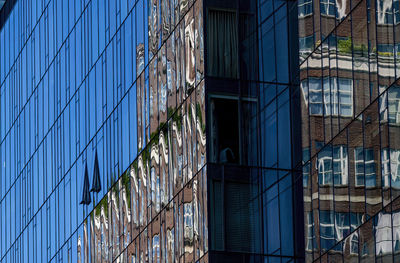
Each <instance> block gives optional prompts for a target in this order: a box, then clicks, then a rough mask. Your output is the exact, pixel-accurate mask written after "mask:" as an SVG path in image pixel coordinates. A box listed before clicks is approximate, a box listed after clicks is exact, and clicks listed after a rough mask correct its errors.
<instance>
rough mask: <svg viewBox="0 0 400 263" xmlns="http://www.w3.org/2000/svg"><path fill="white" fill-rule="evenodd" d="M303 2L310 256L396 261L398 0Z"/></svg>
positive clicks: (301, 40) (306, 225)
mask: <svg viewBox="0 0 400 263" xmlns="http://www.w3.org/2000/svg"><path fill="white" fill-rule="evenodd" d="M298 5H299V7H298V8H299V13H298V19H299V51H300V52H299V62H300V74H299V76H300V93H301V96H300V97H301V100H300V101H301V119H302V122H301V123H302V124H301V126H302V148H303V150H302V152H303V161H302V165H301V167H302V169H303V197H304V238H305V259H306V262H398V261H399V258H398V252H397V251H398V247H399V241H398V239H399V237H398V233H397V232H398V230H397V228H398V224H399V223H398V215H397V213H398V207H399V200H400V199H399V195H400V191H399V190H400V188H399V187H400V180H399V177H398V176H399V175H400V174H399V172H400V169H399V168H400V166H399V164H400V163H399V149H400V141H399V138H400V129H399V128H400V126H399V124H400V122H399V119H398V116H399V110H400V109H399V99H400V92H399V90H400V82H399V80H398V77H399V69H400V67H399V66H400V65H399V59H398V56H399V53H398V51H397V47H398V43H400V42H399V36H400V31H399V30H400V27H399V26H398V22H399V19H398V15H399V2H398V1H385V0H377V1H370V0H360V1H322V0H321V1H319V0H318V1H311V2H309V5H308V2H298Z"/></svg>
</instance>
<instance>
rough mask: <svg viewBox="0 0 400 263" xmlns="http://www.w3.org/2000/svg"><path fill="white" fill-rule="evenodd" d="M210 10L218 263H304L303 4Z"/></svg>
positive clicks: (211, 188)
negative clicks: (299, 10) (300, 69)
mask: <svg viewBox="0 0 400 263" xmlns="http://www.w3.org/2000/svg"><path fill="white" fill-rule="evenodd" d="M204 8H205V10H206V13H205V18H206V20H205V28H206V30H207V31H206V35H205V43H206V56H205V57H206V65H205V66H206V67H205V72H206V77H205V83H206V99H207V117H208V119H207V143H208V165H207V169H208V189H207V191H208V193H209V195H208V198H209V200H210V206H209V210H208V214H209V234H210V236H209V240H210V242H209V244H210V247H209V259H210V261H211V262H301V261H302V260H304V258H303V255H304V247H303V242H304V241H303V223H302V222H303V212H302V211H303V210H302V206H303V203H302V198H301V197H302V184H301V177H302V173H301V169H298V168H296V164H297V163H300V162H301V145H300V142H301V136H300V133H299V132H300V130H299V129H300V121H301V119H300V115H299V114H297V116H296V114H295V113H296V112H297V113H299V112H300V107H299V105H300V97H299V92H298V91H299V81H298V78H296V75H297V74H298V59H297V58H298V47H297V41H298V36H297V32H298V31H297V28H298V24H297V3H296V2H291V1H285V0H283V1H281V0H274V1H271V0H266V1H264V0H263V1H261V0H260V1H256V0H250V1H248V0H239V1H212V0H207V1H204Z"/></svg>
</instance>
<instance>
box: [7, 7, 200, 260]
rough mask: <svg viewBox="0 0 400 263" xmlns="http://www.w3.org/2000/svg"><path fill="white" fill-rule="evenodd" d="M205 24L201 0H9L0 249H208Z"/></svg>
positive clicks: (109, 252) (163, 256)
mask: <svg viewBox="0 0 400 263" xmlns="http://www.w3.org/2000/svg"><path fill="white" fill-rule="evenodd" d="M203 32H204V30H203V3H202V2H201V1H200V0H198V1H179V2H178V1H147V0H146V1H144V0H138V1H130V0H129V1H127V0H118V1H109V0H89V1H56V0H46V1H23V0H20V1H17V2H16V4H15V6H14V8H13V10H12V12H11V13H10V14H9V18H8V19H7V21H6V22H5V24H4V25H3V27H2V30H1V32H0V60H1V61H0V83H1V87H0V108H1V110H0V113H1V114H0V138H1V143H0V159H1V169H0V178H1V181H0V186H1V187H0V196H1V201H0V215H1V216H0V225H1V230H0V232H1V239H0V254H1V262H56V261H57V262H112V261H118V262H128V261H129V262H172V261H174V262H178V261H179V262H194V261H199V262H204V261H207V256H206V255H207V251H208V228H207V226H208V224H207V219H208V217H207V176H206V175H207V167H206V156H207V155H206V141H207V140H206V134H205V121H206V115H205V114H206V111H205V104H206V103H205V85H204V80H203V79H204V55H203V54H204V44H203V36H204V33H203ZM85 171H86V172H85Z"/></svg>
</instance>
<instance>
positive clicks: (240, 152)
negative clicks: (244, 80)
mask: <svg viewBox="0 0 400 263" xmlns="http://www.w3.org/2000/svg"><path fill="white" fill-rule="evenodd" d="M209 109H210V110H209V111H210V125H209V126H210V138H211V140H210V161H211V162H213V163H231V164H232V163H233V164H246V165H257V158H258V151H257V141H258V133H257V132H258V129H257V127H258V126H257V116H258V115H257V100H256V99H252V98H240V99H239V98H238V97H235V96H217V95H211V96H210V107H209Z"/></svg>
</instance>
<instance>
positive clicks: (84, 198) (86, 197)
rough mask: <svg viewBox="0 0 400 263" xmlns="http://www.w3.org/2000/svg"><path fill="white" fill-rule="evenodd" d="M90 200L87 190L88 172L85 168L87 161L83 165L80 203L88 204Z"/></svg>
mask: <svg viewBox="0 0 400 263" xmlns="http://www.w3.org/2000/svg"><path fill="white" fill-rule="evenodd" d="M91 202H92V199H91V198H90V192H89V172H88V168H87V163H86V165H85V175H84V178H83V194H82V201H81V202H80V204H84V205H88V204H90V203H91Z"/></svg>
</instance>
